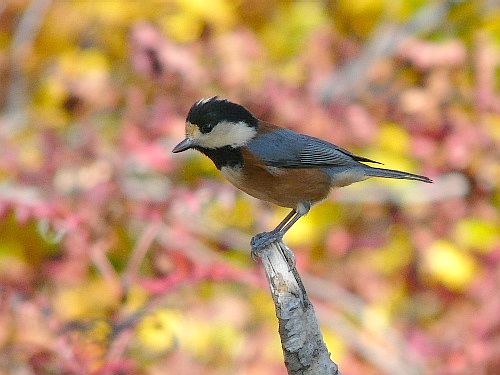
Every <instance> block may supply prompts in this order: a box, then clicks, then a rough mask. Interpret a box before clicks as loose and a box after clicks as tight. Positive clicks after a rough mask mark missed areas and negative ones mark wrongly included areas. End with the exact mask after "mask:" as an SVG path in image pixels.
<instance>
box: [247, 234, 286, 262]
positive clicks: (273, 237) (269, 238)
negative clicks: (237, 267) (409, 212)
mask: <svg viewBox="0 0 500 375" xmlns="http://www.w3.org/2000/svg"><path fill="white" fill-rule="evenodd" d="M282 239H283V233H281V232H280V231H271V232H262V233H258V234H256V235H255V236H254V237H252V240H251V241H250V245H251V246H252V259H253V260H257V259H258V258H259V254H260V252H261V251H262V250H264V249H265V248H267V247H269V245H271V244H272V243H273V242H278V241H281V240H282Z"/></svg>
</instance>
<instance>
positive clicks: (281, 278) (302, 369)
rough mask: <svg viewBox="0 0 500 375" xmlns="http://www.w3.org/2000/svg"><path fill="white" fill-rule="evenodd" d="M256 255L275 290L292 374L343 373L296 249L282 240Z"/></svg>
mask: <svg viewBox="0 0 500 375" xmlns="http://www.w3.org/2000/svg"><path fill="white" fill-rule="evenodd" d="M256 255H257V257H259V258H260V259H261V261H262V263H263V265H264V268H265V271H266V276H267V280H268V282H269V287H270V289H271V294H272V297H273V301H274V305H275V308H276V316H277V317H278V321H279V334H280V338H281V346H282V348H283V355H284V358H285V365H286V368H287V370H288V374H289V375H337V374H338V375H340V371H339V369H338V366H337V365H336V364H335V363H334V362H333V361H332V360H331V359H330V353H329V352H328V349H327V348H326V345H325V343H324V341H323V336H322V334H321V331H320V329H319V325H318V320H317V319H316V314H315V312H314V307H313V305H312V304H311V302H310V301H309V298H308V297H307V293H306V290H305V288H304V285H303V284H302V280H301V279H300V276H299V274H298V272H297V269H296V268H295V261H294V256H293V253H292V251H291V250H290V249H289V248H288V247H287V246H286V245H285V244H284V243H283V242H281V241H280V242H274V243H272V244H270V245H269V246H268V247H267V248H265V249H264V250H262V251H260V252H259V253H258V254H256Z"/></svg>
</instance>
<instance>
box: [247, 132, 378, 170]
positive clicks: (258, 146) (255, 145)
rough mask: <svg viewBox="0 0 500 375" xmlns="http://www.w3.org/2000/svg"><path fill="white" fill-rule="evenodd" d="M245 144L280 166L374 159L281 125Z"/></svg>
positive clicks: (261, 156) (355, 162)
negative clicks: (357, 154)
mask: <svg viewBox="0 0 500 375" xmlns="http://www.w3.org/2000/svg"><path fill="white" fill-rule="evenodd" d="M247 147H248V148H249V150H250V152H252V153H253V154H254V155H255V156H257V157H259V158H260V159H261V160H262V161H263V162H264V163H265V164H266V165H269V166H273V167H281V168H314V167H321V166H323V167H332V166H352V165H356V164H358V161H365V162H373V163H377V162H375V161H373V160H370V159H366V158H363V157H360V156H356V155H354V154H352V153H350V152H349V151H347V150H344V149H342V148H340V147H338V146H336V145H334V144H332V143H329V142H326V141H323V140H321V139H318V138H315V137H311V136H308V135H304V134H299V133H296V132H294V131H292V130H289V129H284V128H274V129H273V130H272V131H270V132H266V133H263V134H259V135H258V136H257V137H255V138H254V139H252V140H251V141H250V142H249V143H248V144H247Z"/></svg>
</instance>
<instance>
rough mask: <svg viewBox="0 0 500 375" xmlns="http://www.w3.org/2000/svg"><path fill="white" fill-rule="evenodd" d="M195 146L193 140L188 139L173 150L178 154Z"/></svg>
mask: <svg viewBox="0 0 500 375" xmlns="http://www.w3.org/2000/svg"><path fill="white" fill-rule="evenodd" d="M193 146H194V142H193V140H192V139H189V138H186V139H184V140H183V141H182V142H181V143H179V144H178V145H177V146H175V147H174V149H173V150H172V152H174V153H177V152H182V151H186V150H187V149H190V148H191V147H193Z"/></svg>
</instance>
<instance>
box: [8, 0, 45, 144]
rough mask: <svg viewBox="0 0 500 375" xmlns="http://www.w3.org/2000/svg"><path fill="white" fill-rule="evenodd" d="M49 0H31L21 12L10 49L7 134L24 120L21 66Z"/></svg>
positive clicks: (25, 96) (25, 92)
mask: <svg viewBox="0 0 500 375" xmlns="http://www.w3.org/2000/svg"><path fill="white" fill-rule="evenodd" d="M51 4H52V0H33V1H32V2H31V3H30V5H29V6H28V8H27V9H26V11H25V12H24V14H23V16H22V17H21V20H20V21H19V25H18V27H17V29H16V31H15V33H14V37H13V40H12V46H11V59H12V64H11V65H12V82H11V85H10V89H9V93H8V96H7V104H6V114H7V117H8V119H9V121H8V122H7V124H9V125H8V127H7V129H6V131H7V132H8V134H10V133H13V132H15V131H18V130H19V129H20V128H21V127H22V126H23V125H24V124H25V123H26V120H27V117H28V97H29V90H28V78H27V77H26V75H25V73H24V66H25V62H26V60H27V57H28V55H29V53H30V52H31V50H32V48H33V44H34V41H35V39H36V36H37V35H38V32H39V30H40V27H41V25H42V23H43V20H44V19H45V15H46V14H47V11H48V10H49V8H50V5H51Z"/></svg>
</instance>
